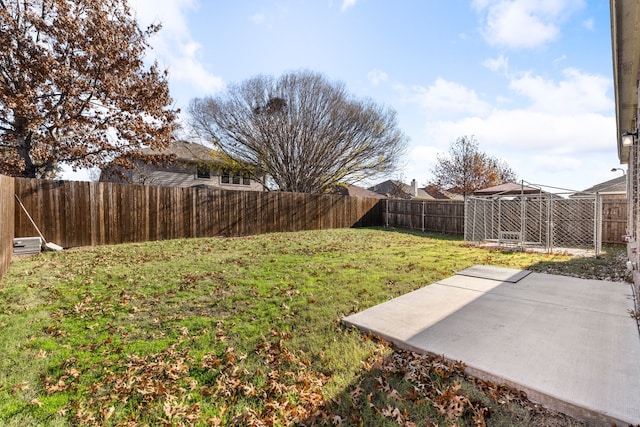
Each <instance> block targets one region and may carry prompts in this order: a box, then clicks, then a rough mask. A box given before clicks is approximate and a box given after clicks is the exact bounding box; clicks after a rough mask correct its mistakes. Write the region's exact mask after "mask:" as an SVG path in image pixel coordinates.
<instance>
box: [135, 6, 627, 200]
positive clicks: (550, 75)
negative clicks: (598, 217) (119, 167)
mask: <svg viewBox="0 0 640 427" xmlns="http://www.w3.org/2000/svg"><path fill="white" fill-rule="evenodd" d="M130 4H131V5H132V7H133V8H134V9H135V11H136V13H137V16H138V19H139V21H140V23H141V25H147V24H148V23H150V22H162V23H163V26H164V27H163V29H162V30H161V32H160V33H159V34H158V35H156V36H155V37H154V38H153V39H152V40H151V45H152V46H153V50H151V51H150V52H149V59H157V60H158V61H159V63H160V65H161V66H163V67H165V68H168V70H169V80H170V87H171V91H172V96H173V98H174V100H175V105H176V106H177V107H179V108H181V109H183V110H186V107H187V106H188V104H189V101H190V100H191V99H192V98H195V97H202V96H206V95H214V94H216V93H218V92H219V91H223V90H224V88H225V86H226V85H229V84H232V83H239V82H241V81H243V80H245V79H247V78H249V77H252V76H255V75H258V74H267V75H273V76H279V75H280V74H282V73H285V72H288V71H294V70H299V69H309V70H313V71H318V72H321V73H323V74H325V75H326V76H327V77H328V78H329V79H332V80H338V81H342V82H344V83H345V85H346V87H347V89H348V90H349V92H350V93H352V94H353V95H355V96H357V97H370V98H372V99H373V100H374V101H375V102H377V103H379V104H383V105H385V106H389V107H391V108H393V109H395V110H396V112H397V113H398V122H399V125H400V128H401V129H402V130H403V131H404V132H405V133H406V134H407V135H408V136H409V138H410V143H409V148H408V151H407V156H406V158H405V161H404V163H403V167H402V169H401V170H400V171H399V172H398V173H396V174H393V175H392V176H389V178H394V179H395V178H398V177H399V176H402V177H403V178H404V180H405V182H409V181H410V180H411V179H413V178H415V179H417V180H418V182H419V183H420V184H425V183H426V182H427V181H429V179H430V178H431V173H430V170H431V168H432V166H433V162H434V160H435V156H436V154H437V153H440V152H446V151H447V149H448V147H449V144H450V143H451V142H453V141H455V140H456V139H457V138H458V137H460V136H463V135H475V137H476V138H477V140H478V142H479V143H480V147H481V149H482V150H483V151H485V152H487V153H488V154H490V155H492V156H495V157H498V158H501V159H503V160H505V161H506V162H507V163H508V164H509V165H510V166H511V167H512V168H513V169H514V170H515V171H516V173H517V174H518V176H519V177H520V179H524V180H526V181H528V182H531V183H536V184H545V185H552V186H556V187H563V188H569V189H583V188H586V187H589V186H591V185H593V184H596V183H598V182H601V181H604V180H607V179H611V178H614V177H615V176H617V175H619V174H620V173H619V172H618V173H617V175H616V173H613V172H611V168H612V167H619V164H618V160H617V154H616V135H615V133H616V128H615V107H614V93H613V79H612V65H611V36H610V21H609V2H608V1H603V0H510V1H509V0H447V1H435V0H422V1H418V0H393V1H391V0H238V1H228V0H208V1H206V0H130Z"/></svg>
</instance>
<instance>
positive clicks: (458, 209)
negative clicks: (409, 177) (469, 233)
mask: <svg viewBox="0 0 640 427" xmlns="http://www.w3.org/2000/svg"><path fill="white" fill-rule="evenodd" d="M382 203H388V205H387V206H386V208H385V212H384V218H385V224H386V225H388V226H390V227H399V228H412V229H417V230H424V231H432V232H438V233H449V234H459V235H464V202H462V201H449V200H424V201H422V200H401V199H389V200H388V201H386V202H385V201H383V202H382ZM627 214H628V212H627V201H626V199H624V198H610V197H607V196H604V197H603V199H602V243H603V244H607V245H620V244H624V242H623V241H622V236H624V235H625V234H627V233H626V229H627ZM518 227H519V223H518Z"/></svg>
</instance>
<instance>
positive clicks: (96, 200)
mask: <svg viewBox="0 0 640 427" xmlns="http://www.w3.org/2000/svg"><path fill="white" fill-rule="evenodd" d="M5 186H6V187H7V188H9V187H13V186H9V185H5ZM7 191H8V192H9V194H10V195H11V196H12V195H13V191H12V190H11V189H9V190H7ZM15 192H16V193H17V194H18V195H19V196H20V198H21V199H22V200H23V202H24V204H25V207H26V208H27V210H28V211H29V213H30V214H31V216H32V217H33V219H34V221H35V222H36V224H37V225H38V227H39V228H40V229H41V231H42V233H43V234H44V236H45V238H46V239H47V240H48V241H51V242H54V243H57V244H59V245H61V246H64V247H78V246H96V245H105V244H118V243H125V242H143V241H153V240H163V239H175V238H183V237H210V236H244V235H251V234H260V233H271V232H280V231H299V230H312V229H326V228H346V227H358V226H374V225H381V224H382V223H383V221H382V210H383V205H382V204H381V203H380V202H379V200H378V199H368V198H359V197H347V196H337V195H308V194H298V193H281V192H253V191H227V190H216V189H207V188H178V187H152V186H143V185H128V184H114V183H101V182H75V181H44V180H36V179H25V178H17V179H15ZM11 210H12V211H13V212H14V215H15V216H14V218H15V233H14V235H15V236H16V237H28V236H35V235H36V231H35V229H34V228H33V226H32V225H31V223H30V222H29V221H28V219H27V217H26V215H24V213H22V212H20V211H19V210H18V209H16V208H15V207H14V206H13V205H11Z"/></svg>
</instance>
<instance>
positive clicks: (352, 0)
mask: <svg viewBox="0 0 640 427" xmlns="http://www.w3.org/2000/svg"><path fill="white" fill-rule="evenodd" d="M357 2H358V0H343V1H342V7H341V8H340V10H341V11H342V12H344V11H345V10H347V9H349V8H350V7H353V6H355V5H356V3H357Z"/></svg>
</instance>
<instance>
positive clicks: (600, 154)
mask: <svg viewBox="0 0 640 427" xmlns="http://www.w3.org/2000/svg"><path fill="white" fill-rule="evenodd" d="M509 88H510V99H509V102H506V101H505V102H496V103H495V104H494V105H493V106H490V105H488V104H486V103H484V102H483V101H482V100H480V99H479V98H478V97H477V95H476V93H475V91H473V90H471V89H469V88H466V87H464V86H461V85H457V84H455V83H451V82H446V81H444V80H442V79H438V80H437V81H436V82H434V83H433V84H432V85H431V86H430V87H429V88H427V89H424V88H419V90H416V92H417V95H414V98H413V99H411V100H412V101H413V102H415V103H418V104H419V105H420V106H422V107H428V108H429V110H427V114H426V115H425V120H424V123H425V124H424V128H423V130H422V132H419V134H418V135H414V138H413V139H414V140H416V141H420V142H421V145H420V146H417V147H416V148H415V149H414V150H412V151H411V152H410V153H409V154H410V156H409V162H408V165H407V167H406V168H405V171H406V173H405V174H406V176H410V174H412V175H415V176H416V177H417V178H418V177H419V178H420V179H421V181H422V180H427V179H429V175H428V173H427V172H428V170H429V169H430V168H431V166H432V164H433V159H434V158H435V154H436V153H437V152H438V151H446V150H447V149H448V147H449V144H450V143H451V142H453V141H455V140H456V139H457V138H459V137H461V136H464V135H469V136H470V135H475V136H476V138H477V139H478V142H479V143H480V146H481V148H482V149H483V151H485V152H487V153H488V154H490V155H492V156H495V157H498V158H501V159H504V160H506V161H507V162H508V164H509V165H510V166H511V167H512V168H513V169H514V170H515V171H516V173H518V175H519V176H520V177H521V178H522V179H535V180H539V181H540V183H543V184H550V185H554V184H555V185H557V186H559V187H563V188H578V189H580V188H586V187H588V186H589V185H592V184H593V183H596V182H597V181H598V179H599V177H600V176H601V175H602V174H604V175H606V174H607V172H608V170H609V169H610V168H611V166H609V169H607V168H606V165H607V164H608V162H611V163H615V160H616V159H615V153H613V154H611V150H612V149H611V147H615V132H616V124H615V115H614V113H613V101H612V99H611V98H610V92H611V81H610V79H609V78H607V77H604V76H599V75H593V74H587V73H584V72H582V71H580V70H576V69H571V68H569V69H566V70H564V72H563V74H562V76H561V77H560V79H558V80H550V79H546V78H543V77H541V76H537V75H534V74H532V73H527V74H524V75H521V76H518V77H515V78H514V77H512V78H511V81H510V85H509ZM518 98H520V99H518ZM516 102H517V103H516ZM473 105H476V107H473ZM511 106H513V107H511ZM441 110H447V111H450V112H457V114H456V115H455V116H449V117H447V116H444V115H441V114H438V112H439V111H441ZM434 112H435V113H434ZM603 165H604V166H603ZM590 168H592V169H593V173H591V172H587V173H585V170H590ZM603 168H604V169H603ZM421 171H423V172H422V175H420V172H421ZM585 177H586V178H585ZM590 177H593V183H592V182H591V181H590V180H589V181H588V182H585V181H587V180H588V179H589V178H590ZM585 184H588V185H585Z"/></svg>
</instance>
